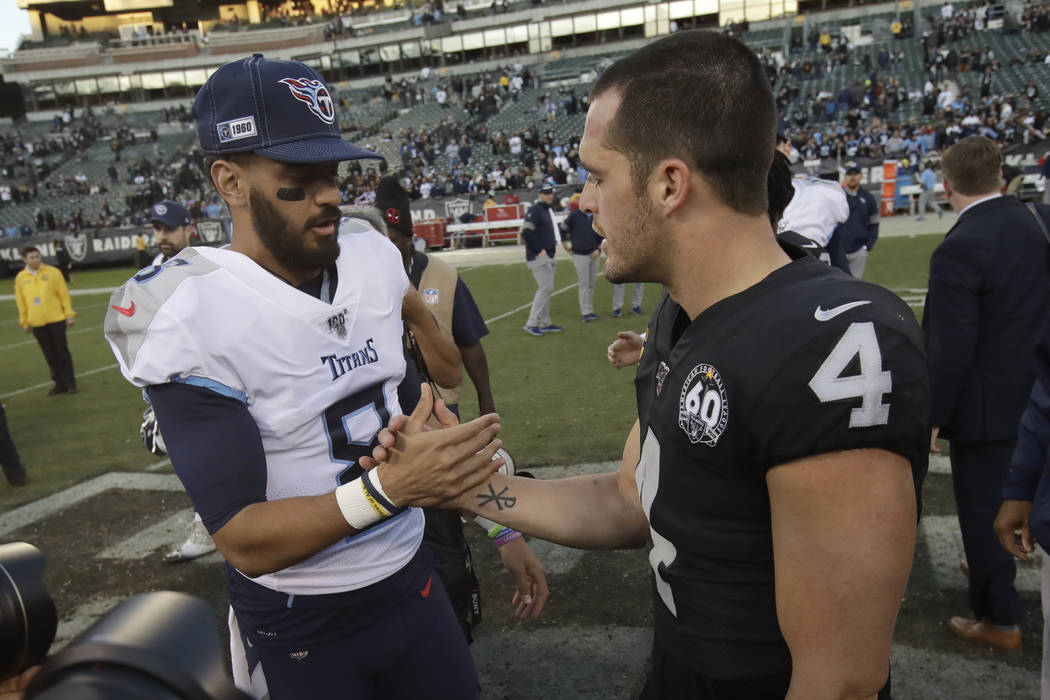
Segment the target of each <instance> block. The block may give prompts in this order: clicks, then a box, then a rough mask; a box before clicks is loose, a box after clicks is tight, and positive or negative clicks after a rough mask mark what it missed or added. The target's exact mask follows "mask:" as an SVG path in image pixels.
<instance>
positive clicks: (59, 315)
mask: <svg viewBox="0 0 1050 700" xmlns="http://www.w3.org/2000/svg"><path fill="white" fill-rule="evenodd" d="M22 262H24V263H25V264H26V267H25V269H24V270H22V271H21V272H19V273H18V275H17V276H16V277H15V303H16V304H18V323H19V325H21V326H22V330H24V331H25V332H26V333H32V334H33V336H34V337H36V342H37V343H39V344H40V349H41V350H43V351H44V359H46V360H47V365H48V367H50V368H51V378H52V379H53V380H54V381H55V386H54V387H53V388H52V389H51V391H49V392H48V395H49V396H53V395H55V394H75V393H77V378H76V375H75V374H74V373H73V357H72V356H71V355H70V354H69V345H68V344H66V326H72V325H73V324H74V323H75V322H76V317H77V314H76V312H75V311H73V304H72V302H70V300H69V288H68V287H66V281H65V280H64V279H63V278H62V272H61V271H59V269H58V268H56V267H51V266H50V265H45V264H44V261H43V259H42V258H41V257H40V250H39V249H38V248H36V247H35V246H31V245H27V246H25V247H23V248H22Z"/></svg>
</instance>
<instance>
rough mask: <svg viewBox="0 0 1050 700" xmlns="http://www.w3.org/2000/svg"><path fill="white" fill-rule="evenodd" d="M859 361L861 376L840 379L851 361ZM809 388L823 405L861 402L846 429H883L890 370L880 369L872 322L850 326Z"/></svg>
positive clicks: (889, 388) (891, 382) (886, 416)
mask: <svg viewBox="0 0 1050 700" xmlns="http://www.w3.org/2000/svg"><path fill="white" fill-rule="evenodd" d="M858 356H859V357H860V374H854V375H850V376H843V372H845V371H846V368H847V367H848V366H849V364H850V363H851V362H853V358H854V357H858ZM809 388H810V389H812V390H813V393H814V394H816V395H817V398H818V399H820V401H821V402H822V403H829V402H831V401H842V400H844V399H860V406H859V407H857V408H854V409H853V410H852V411H851V412H850V417H849V427H851V428H870V427H872V426H876V425H886V423H888V422H889V420H890V405H889V404H887V403H883V402H882V396H883V394H888V393H890V391H891V390H892V388H893V380H892V378H891V377H890V372H889V370H886V371H883V369H882V351H880V350H879V341H878V339H877V338H876V337H875V324H874V323H872V322H871V321H866V322H864V323H851V324H850V326H849V328H847V329H846V332H845V333H844V334H843V335H842V338H841V339H840V340H839V342H838V343H837V344H836V345H835V348H834V349H833V350H832V351H831V354H829V355H828V357H827V359H826V360H824V364H822V365H821V366H820V369H818V370H817V373H816V374H814V375H813V378H812V379H811V380H809Z"/></svg>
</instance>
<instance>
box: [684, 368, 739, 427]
mask: <svg viewBox="0 0 1050 700" xmlns="http://www.w3.org/2000/svg"><path fill="white" fill-rule="evenodd" d="M728 422H729V399H728V398H727V397H726V385H725V383H724V382H723V381H722V376H721V375H720V374H719V373H718V370H717V369H715V368H714V367H713V366H712V365H709V364H707V363H706V362H702V363H700V364H698V365H697V366H696V367H694V368H693V371H691V372H690V373H689V376H688V377H686V378H685V382H684V383H683V384H682V397H681V399H680V400H679V402H678V427H679V428H681V429H682V430H683V431H684V432H685V434H686V436H687V437H688V438H689V442H691V443H693V444H694V445H695V444H697V443H700V444H704V445H708V446H710V447H714V446H715V445H716V444H717V443H718V438H720V437H721V436H722V433H723V432H724V431H725V429H726V423H728Z"/></svg>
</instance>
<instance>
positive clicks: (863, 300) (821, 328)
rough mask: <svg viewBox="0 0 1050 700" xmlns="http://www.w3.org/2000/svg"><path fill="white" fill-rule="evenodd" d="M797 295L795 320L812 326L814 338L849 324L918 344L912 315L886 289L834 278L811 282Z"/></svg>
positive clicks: (900, 300) (918, 336)
mask: <svg viewBox="0 0 1050 700" xmlns="http://www.w3.org/2000/svg"><path fill="white" fill-rule="evenodd" d="M800 291H801V293H800V294H799V295H798V297H796V299H795V300H796V302H797V303H798V304H799V306H798V312H799V313H800V314H802V315H803V318H802V319H799V320H800V321H802V322H804V323H806V324H808V325H811V326H814V328H813V333H814V335H818V334H819V335H823V334H825V333H827V334H833V335H834V334H838V333H841V332H842V331H843V330H844V329H845V328H846V327H848V326H849V325H850V324H852V323H865V322H873V323H874V324H875V325H876V326H878V327H879V328H880V329H882V331H883V332H887V331H888V332H895V333H899V334H901V335H903V336H905V337H907V338H909V339H910V340H912V341H913V342H919V343H920V344H921V342H922V338H921V332H920V331H919V326H918V322H917V321H916V319H915V313H914V312H913V311H912V310H911V308H910V307H909V306H908V305H907V304H906V303H905V302H904V300H902V299H901V298H900V297H899V296H897V295H896V294H894V293H893V292H891V291H890V290H888V289H885V288H883V287H880V286H878V285H876V284H871V283H870V282H864V281H863V280H858V279H854V278H852V277H849V276H847V275H845V274H841V275H839V274H835V275H828V276H824V277H821V278H818V279H815V280H812V281H811V284H808V285H803V289H802V290H800Z"/></svg>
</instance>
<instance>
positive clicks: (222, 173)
mask: <svg viewBox="0 0 1050 700" xmlns="http://www.w3.org/2000/svg"><path fill="white" fill-rule="evenodd" d="M211 181H212V182H214V183H215V189H217V190H218V191H219V195H220V196H221V197H222V198H223V199H225V200H226V203H227V204H228V205H229V206H230V207H237V206H248V196H249V194H250V193H251V185H250V183H249V182H248V178H247V173H246V172H245V170H244V168H242V167H241V166H239V165H237V164H236V163H234V162H233V161H229V160H222V159H220V160H217V161H215V162H214V163H212V166H211Z"/></svg>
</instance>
